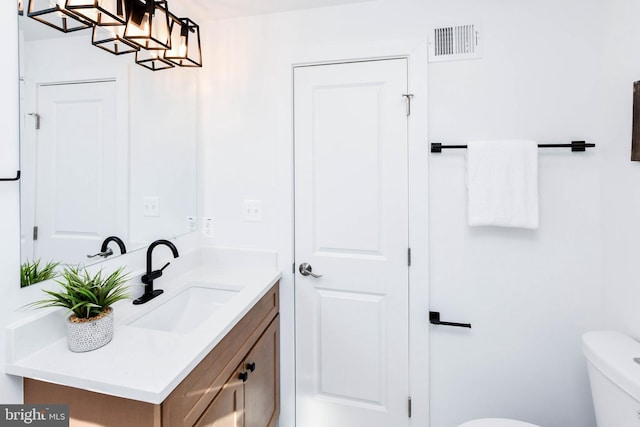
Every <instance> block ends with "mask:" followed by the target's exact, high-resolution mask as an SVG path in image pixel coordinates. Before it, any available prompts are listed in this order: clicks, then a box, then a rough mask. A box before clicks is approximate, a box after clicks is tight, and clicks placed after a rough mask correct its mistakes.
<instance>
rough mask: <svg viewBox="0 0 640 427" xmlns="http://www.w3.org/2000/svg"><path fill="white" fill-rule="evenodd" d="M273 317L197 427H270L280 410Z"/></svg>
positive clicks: (273, 424) (276, 343)
mask: <svg viewBox="0 0 640 427" xmlns="http://www.w3.org/2000/svg"><path fill="white" fill-rule="evenodd" d="M279 321H280V319H279V318H278V317H276V318H275V319H274V320H273V321H272V322H271V325H269V327H268V328H267V330H266V331H265V332H264V334H263V335H262V337H261V338H260V339H259V340H258V342H257V343H256V344H255V346H254V347H253V349H251V351H250V352H249V354H248V355H247V357H246V358H245V359H244V360H243V362H242V363H241V364H240V365H239V366H238V367H237V368H236V370H235V372H234V373H233V375H232V376H231V378H229V379H228V380H227V382H226V383H225V385H224V386H223V387H222V390H221V391H220V393H219V394H218V395H217V396H216V398H215V399H213V401H212V402H211V404H210V405H209V407H208V408H207V409H206V410H205V412H204V413H203V414H202V416H201V417H200V419H199V420H198V422H197V423H196V424H195V425H196V427H273V426H275V425H276V422H277V419H278V414H279V408H280V393H279V390H280V384H279V371H280V369H279V363H278V359H279V357H278V343H279V329H280V328H279Z"/></svg>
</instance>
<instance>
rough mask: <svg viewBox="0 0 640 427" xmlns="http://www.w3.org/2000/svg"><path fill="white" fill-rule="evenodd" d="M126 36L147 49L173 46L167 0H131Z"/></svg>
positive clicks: (162, 48) (164, 48) (163, 48)
mask: <svg viewBox="0 0 640 427" xmlns="http://www.w3.org/2000/svg"><path fill="white" fill-rule="evenodd" d="M130 6H131V9H130V11H129V18H128V20H127V26H126V28H125V30H124V38H125V39H127V40H129V41H130V42H133V43H136V44H137V45H139V46H140V47H142V48H144V49H147V50H166V49H170V48H171V36H170V27H169V7H168V5H167V2H166V0H146V2H145V1H142V0H131V3H130Z"/></svg>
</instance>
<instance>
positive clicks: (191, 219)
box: [187, 216, 198, 232]
mask: <svg viewBox="0 0 640 427" xmlns="http://www.w3.org/2000/svg"><path fill="white" fill-rule="evenodd" d="M187 229H188V230H189V232H192V231H196V230H197V229H198V218H196V217H195V216H188V217H187Z"/></svg>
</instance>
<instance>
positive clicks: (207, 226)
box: [202, 216, 215, 239]
mask: <svg viewBox="0 0 640 427" xmlns="http://www.w3.org/2000/svg"><path fill="white" fill-rule="evenodd" d="M202 233H203V234H204V236H205V237H208V238H210V239H212V238H214V237H215V233H214V230H213V218H211V217H210V216H209V217H205V218H203V224H202Z"/></svg>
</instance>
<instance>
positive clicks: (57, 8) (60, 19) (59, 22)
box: [27, 0, 92, 33]
mask: <svg viewBox="0 0 640 427" xmlns="http://www.w3.org/2000/svg"><path fill="white" fill-rule="evenodd" d="M64 4H65V0H29V8H28V9H27V16H29V17H30V18H33V19H35V20H38V21H40V22H42V23H43V24H46V25H48V26H50V27H52V28H55V29H56V30H59V31H62V32H63V33H69V32H72V31H78V30H84V29H85V28H90V27H91V25H92V24H91V22H89V21H87V20H86V19H84V18H83V17H81V16H78V15H76V14H75V13H73V12H71V11H70V10H68V9H67V8H66V7H65V6H64Z"/></svg>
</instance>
